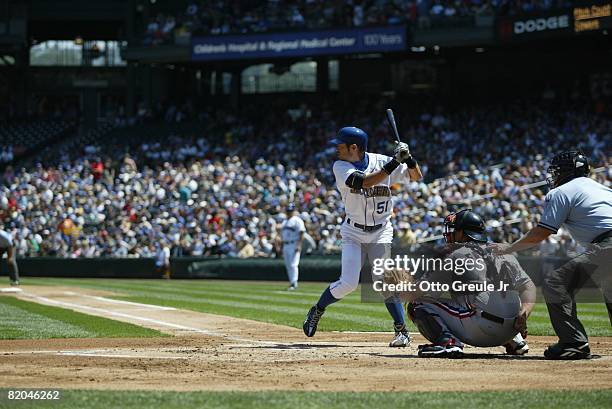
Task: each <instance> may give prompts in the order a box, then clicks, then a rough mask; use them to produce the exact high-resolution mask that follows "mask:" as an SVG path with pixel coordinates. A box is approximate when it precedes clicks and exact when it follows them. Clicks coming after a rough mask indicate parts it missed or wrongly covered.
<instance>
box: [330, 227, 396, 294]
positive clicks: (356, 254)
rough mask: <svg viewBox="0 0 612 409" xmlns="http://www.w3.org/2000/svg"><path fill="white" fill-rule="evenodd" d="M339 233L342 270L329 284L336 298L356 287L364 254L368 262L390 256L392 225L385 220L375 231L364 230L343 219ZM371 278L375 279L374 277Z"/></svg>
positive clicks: (363, 261)
mask: <svg viewBox="0 0 612 409" xmlns="http://www.w3.org/2000/svg"><path fill="white" fill-rule="evenodd" d="M340 233H341V234H342V271H341V273H340V278H339V279H338V281H335V282H333V283H331V284H330V286H329V290H330V292H331V294H332V295H333V296H334V298H337V299H341V298H344V297H345V296H346V295H348V294H350V293H352V292H353V291H355V290H356V289H357V286H358V285H359V275H360V272H361V267H362V266H363V263H365V258H366V256H367V257H368V259H369V261H370V263H372V261H373V260H374V259H376V258H385V257H389V256H390V244H391V242H392V241H393V227H392V226H391V222H387V223H386V224H385V225H384V226H383V227H381V228H380V229H378V230H376V231H372V232H364V231H363V230H361V229H358V228H357V227H354V226H351V225H350V224H348V223H346V221H345V222H344V223H343V224H342V227H341V228H340ZM372 279H373V280H375V281H376V280H377V278H376V277H372ZM380 279H381V278H378V280H380Z"/></svg>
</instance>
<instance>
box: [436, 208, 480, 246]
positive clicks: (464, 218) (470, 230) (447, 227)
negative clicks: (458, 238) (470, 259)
mask: <svg viewBox="0 0 612 409" xmlns="http://www.w3.org/2000/svg"><path fill="white" fill-rule="evenodd" d="M455 230H462V231H463V234H465V235H466V236H467V237H469V238H470V239H471V240H472V241H479V242H482V243H486V242H487V235H486V234H485V224H484V221H483V220H482V218H481V217H480V216H478V215H477V214H476V213H474V212H473V211H472V209H463V210H460V211H458V212H456V213H451V214H449V215H448V216H446V218H445V219H444V239H445V240H446V242H447V243H454V242H455V234H454V233H455Z"/></svg>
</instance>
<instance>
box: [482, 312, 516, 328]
mask: <svg viewBox="0 0 612 409" xmlns="http://www.w3.org/2000/svg"><path fill="white" fill-rule="evenodd" d="M480 316H481V317H482V318H484V319H487V320H489V321H493V322H496V323H498V324H500V325H504V321H505V320H504V319H503V318H502V317H498V316H497V315H495V314H491V313H490V312H486V311H483V312H481V313H480ZM513 319H514V318H513Z"/></svg>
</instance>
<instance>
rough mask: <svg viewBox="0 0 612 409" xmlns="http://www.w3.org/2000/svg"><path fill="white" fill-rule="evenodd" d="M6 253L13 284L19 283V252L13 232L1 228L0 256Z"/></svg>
mask: <svg viewBox="0 0 612 409" xmlns="http://www.w3.org/2000/svg"><path fill="white" fill-rule="evenodd" d="M5 252H6V253H7V255H6V261H7V263H8V271H9V275H10V280H11V285H19V269H18V268H17V260H16V258H17V252H16V251H15V244H14V243H13V237H12V236H11V233H9V232H7V231H4V230H0V258H2V256H4V253H5Z"/></svg>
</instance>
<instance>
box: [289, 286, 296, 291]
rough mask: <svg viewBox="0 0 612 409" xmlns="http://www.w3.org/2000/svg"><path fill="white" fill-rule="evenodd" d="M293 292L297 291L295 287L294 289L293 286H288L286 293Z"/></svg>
mask: <svg viewBox="0 0 612 409" xmlns="http://www.w3.org/2000/svg"><path fill="white" fill-rule="evenodd" d="M295 290H297V287H296V286H294V285H290V286H289V287H288V288H287V291H295Z"/></svg>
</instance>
